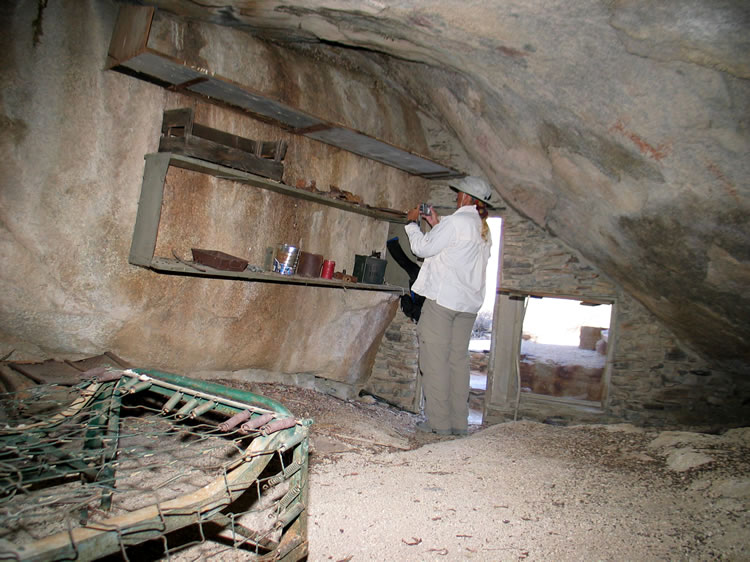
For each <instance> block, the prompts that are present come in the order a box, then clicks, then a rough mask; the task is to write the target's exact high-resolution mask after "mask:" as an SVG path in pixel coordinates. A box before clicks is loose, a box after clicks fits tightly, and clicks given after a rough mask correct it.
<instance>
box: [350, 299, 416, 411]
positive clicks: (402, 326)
mask: <svg viewBox="0 0 750 562" xmlns="http://www.w3.org/2000/svg"><path fill="white" fill-rule="evenodd" d="M418 349H419V344H418V341H417V325H416V323H415V322H412V320H410V319H409V318H407V317H406V315H405V314H404V313H403V312H402V311H401V309H399V310H398V312H397V313H396V316H395V317H394V319H393V321H392V322H391V324H390V326H388V328H387V329H386V331H385V335H384V336H383V340H382V342H381V344H380V348H379V349H378V353H377V355H376V356H375V365H374V367H373V369H372V374H371V375H370V378H369V380H368V381H367V384H366V386H365V388H364V390H365V392H368V393H370V394H372V395H374V396H377V397H378V398H382V399H384V400H387V401H388V402H390V403H392V404H395V405H397V406H399V407H400V408H403V409H404V410H406V411H409V412H414V411H415V404H414V403H415V400H414V397H415V394H416V391H417V374H418V372H419V365H418V359H417V358H418Z"/></svg>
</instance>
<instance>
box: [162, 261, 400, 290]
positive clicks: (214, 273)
mask: <svg viewBox="0 0 750 562" xmlns="http://www.w3.org/2000/svg"><path fill="white" fill-rule="evenodd" d="M149 267H150V268H151V269H153V270H155V271H167V272H170V273H185V274H189V275H193V276H196V277H221V278H224V279H238V280H246V281H266V282H270V283H286V284H291V285H311V286H317V287H332V288H340V289H359V290H362V291H383V292H387V293H400V294H404V293H405V291H406V290H407V289H404V288H403V287H399V286H396V285H374V284H371V283H348V282H345V281H340V280H338V279H323V278H315V277H302V276H299V275H281V274H279V273H271V272H255V271H247V270H245V271H227V270H225V269H214V268H213V267H209V266H207V265H203V264H201V265H200V267H201V269H203V271H199V270H197V269H195V268H194V267H191V266H190V265H189V264H188V263H181V262H180V261H178V260H173V259H168V258H160V257H155V258H154V259H153V260H152V261H151V264H150V265H149Z"/></svg>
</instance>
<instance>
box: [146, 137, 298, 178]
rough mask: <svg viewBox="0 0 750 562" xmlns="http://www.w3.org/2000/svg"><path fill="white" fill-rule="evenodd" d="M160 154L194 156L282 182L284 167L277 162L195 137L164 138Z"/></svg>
mask: <svg viewBox="0 0 750 562" xmlns="http://www.w3.org/2000/svg"><path fill="white" fill-rule="evenodd" d="M159 152H173V153H175V154H182V155H185V156H192V157H193V158H199V159H201V160H208V161H209V162H216V163H219V164H221V165H223V166H227V167H229V168H235V169H237V170H242V171H244V172H249V173H251V174H255V175H258V176H262V177H265V178H270V179H273V180H276V181H281V178H282V176H283V175H284V165H283V164H282V163H281V162H276V161H275V160H268V159H266V158H259V157H258V156H255V155H254V154H250V153H248V152H245V151H244V150H240V149H237V148H233V147H231V146H226V145H224V144H219V143H217V142H213V141H210V140H206V139H202V138H200V137H196V136H194V135H191V136H187V137H162V138H161V140H160V141H159Z"/></svg>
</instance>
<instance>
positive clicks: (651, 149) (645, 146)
mask: <svg viewBox="0 0 750 562" xmlns="http://www.w3.org/2000/svg"><path fill="white" fill-rule="evenodd" d="M609 130H610V131H617V132H618V133H621V134H622V135H623V136H624V137H626V138H628V139H630V140H631V141H632V142H633V144H635V146H637V147H638V150H640V151H641V153H643V154H646V155H647V156H650V157H651V158H653V159H654V160H657V161H659V160H661V159H663V158H665V157H667V156H669V155H670V154H671V153H672V143H661V144H659V145H657V146H652V145H651V144H649V143H647V142H646V141H645V140H643V137H641V136H639V135H637V134H636V133H634V132H633V131H629V130H627V129H626V128H625V124H624V123H623V121H622V119H618V120H617V121H616V122H615V124H614V125H612V126H611V127H610V128H609Z"/></svg>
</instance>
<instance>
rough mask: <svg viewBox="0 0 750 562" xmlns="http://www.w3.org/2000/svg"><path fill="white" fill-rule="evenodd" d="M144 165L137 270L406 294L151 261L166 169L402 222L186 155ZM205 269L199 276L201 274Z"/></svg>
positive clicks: (153, 158)
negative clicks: (175, 168)
mask: <svg viewBox="0 0 750 562" xmlns="http://www.w3.org/2000/svg"><path fill="white" fill-rule="evenodd" d="M145 159H146V166H145V169H144V172H143V184H142V186H141V197H140V199H139V200H138V213H137V215H136V219H135V229H134V232H133V241H132V243H131V245H130V256H129V258H128V261H129V262H130V263H131V264H133V265H139V266H142V267H146V268H149V269H152V270H154V271H158V272H161V273H174V274H182V275H192V276H198V277H211V278H222V279H237V280H246V281H261V282H270V283H287V284H294V285H312V286H317V287H332V288H343V289H355V290H364V291H386V292H391V293H400V294H404V293H405V292H406V289H404V288H403V287H398V286H394V285H374V284H369V283H348V282H344V281H340V280H338V279H323V278H311V277H302V276H299V275H289V276H286V275H280V274H278V273H271V272H253V271H247V270H245V271H226V270H222V269H214V268H212V267H209V266H205V265H202V264H200V265H198V264H194V265H191V262H184V261H180V260H176V259H169V258H161V257H155V256H154V250H155V249H156V237H157V234H158V232H159V221H160V220H161V205H162V200H163V198H164V180H165V179H166V177H167V171H168V170H169V167H170V166H174V167H177V168H182V169H186V170H191V171H194V172H199V173H203V174H208V175H212V176H215V177H217V178H222V179H227V180H231V181H237V182H241V183H245V184H248V185H253V186H255V187H259V188H261V189H269V190H271V191H275V192H277V193H282V194H284V195H289V196H292V197H297V198H300V199H306V200H308V201H314V202H316V203H320V204H321V205H328V206H331V207H336V208H339V209H343V210H346V211H349V212H352V213H359V214H362V215H366V216H369V217H372V218H375V219H380V220H386V221H391V222H406V220H405V219H401V217H398V218H394V217H393V216H392V214H391V213H386V212H384V211H382V210H377V209H372V208H367V207H362V206H360V205H355V204H352V203H348V202H346V201H337V200H333V199H330V198H327V197H325V196H323V195H318V194H316V193H311V192H309V191H304V190H301V189H296V188H294V187H290V186H288V185H284V184H281V183H278V182H276V181H273V180H269V179H266V178H263V177H260V176H256V175H254V174H250V173H247V172H242V171H240V170H234V169H232V168H227V167H226V166H221V165H219V164H213V163H211V162H205V161H203V160H198V159H196V158H191V157H189V156H183V155H180V154H172V153H169V152H157V153H152V154H147V155H146V156H145ZM201 270H203V271H201Z"/></svg>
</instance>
